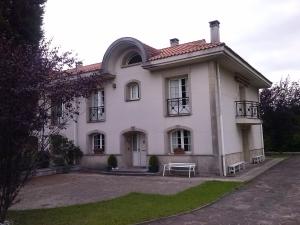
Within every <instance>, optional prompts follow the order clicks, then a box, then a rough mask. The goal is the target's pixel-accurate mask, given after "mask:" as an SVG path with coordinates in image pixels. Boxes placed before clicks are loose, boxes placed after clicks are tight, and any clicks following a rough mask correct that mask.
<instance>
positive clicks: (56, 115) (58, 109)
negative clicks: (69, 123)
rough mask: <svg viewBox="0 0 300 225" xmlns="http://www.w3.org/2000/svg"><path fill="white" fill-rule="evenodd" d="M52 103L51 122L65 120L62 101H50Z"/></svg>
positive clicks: (54, 123)
mask: <svg viewBox="0 0 300 225" xmlns="http://www.w3.org/2000/svg"><path fill="white" fill-rule="evenodd" d="M51 104H53V106H52V108H51V114H52V115H51V116H52V124H53V125H59V124H63V123H64V122H65V120H64V113H65V104H64V103H63V102H62V101H59V102H57V103H55V102H52V103H51Z"/></svg>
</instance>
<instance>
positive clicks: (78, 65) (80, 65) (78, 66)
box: [75, 61, 83, 68]
mask: <svg viewBox="0 0 300 225" xmlns="http://www.w3.org/2000/svg"><path fill="white" fill-rule="evenodd" d="M75 64H76V68H80V67H82V66H83V63H82V61H78V62H76V63H75Z"/></svg>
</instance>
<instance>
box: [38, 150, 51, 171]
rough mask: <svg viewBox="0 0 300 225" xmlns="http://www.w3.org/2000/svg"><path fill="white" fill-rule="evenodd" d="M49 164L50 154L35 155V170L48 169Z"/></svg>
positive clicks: (39, 153) (42, 152)
mask: <svg viewBox="0 0 300 225" xmlns="http://www.w3.org/2000/svg"><path fill="white" fill-rule="evenodd" d="M49 164H50V153H49V152H48V151H39V152H38V155H37V168H38V169H42V168H48V167H49Z"/></svg>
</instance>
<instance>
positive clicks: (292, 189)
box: [145, 156, 300, 225]
mask: <svg viewBox="0 0 300 225" xmlns="http://www.w3.org/2000/svg"><path fill="white" fill-rule="evenodd" d="M145 224H149V225H150V224H151V225H159V224H160V225H161V224H164V225H169V224H172V225H300V156H293V157H292V158H289V159H288V160H285V161H283V162H281V163H280V164H278V165H276V166H274V167H273V168H271V169H270V170H268V171H267V172H265V173H264V174H262V175H261V176H259V177H258V178H256V179H255V180H253V181H251V182H250V183H248V184H247V185H246V186H245V187H243V188H242V189H240V190H239V191H237V192H235V193H233V194H231V195H229V196H227V197H225V198H223V199H222V200H220V201H218V202H217V203H215V204H213V205H211V206H208V207H206V208H203V209H200V210H196V211H194V212H192V213H187V214H184V215H180V216H175V217H171V218H168V219H161V220H158V221H156V222H152V223H145Z"/></svg>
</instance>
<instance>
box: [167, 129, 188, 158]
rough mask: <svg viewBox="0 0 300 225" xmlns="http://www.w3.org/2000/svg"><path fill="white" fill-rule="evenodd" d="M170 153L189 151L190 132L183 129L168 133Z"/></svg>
mask: <svg viewBox="0 0 300 225" xmlns="http://www.w3.org/2000/svg"><path fill="white" fill-rule="evenodd" d="M170 146H171V152H172V153H174V151H180V150H181V151H182V150H183V151H184V152H190V151H191V132H190V131H188V130H185V129H178V130H174V131H172V132H171V133H170Z"/></svg>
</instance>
